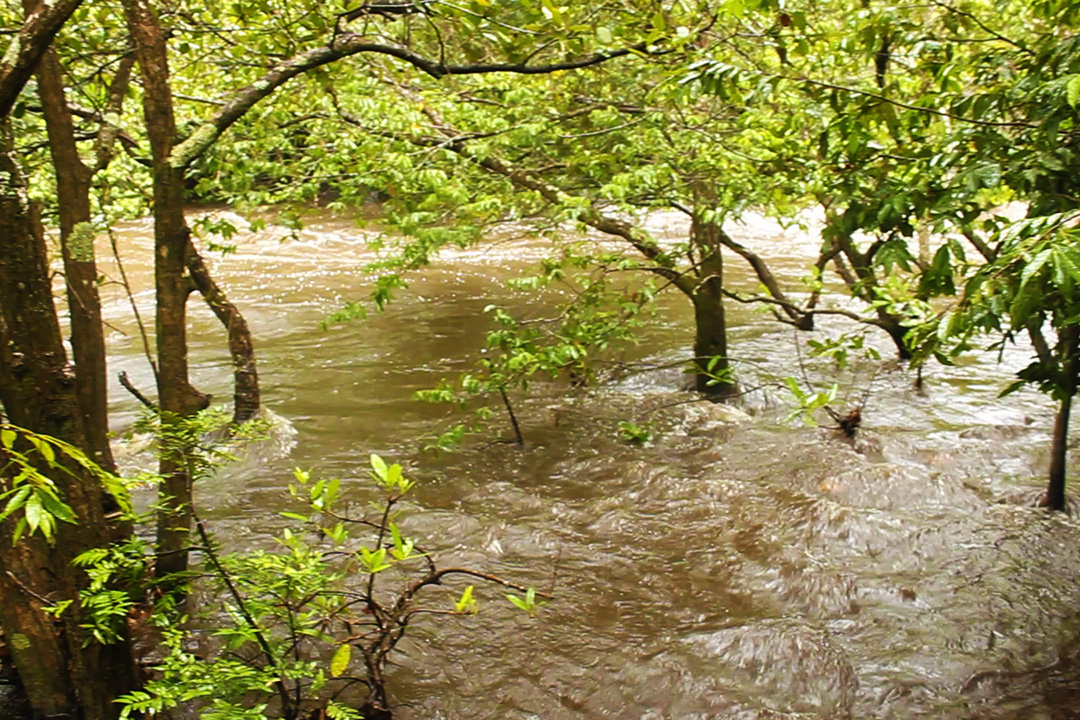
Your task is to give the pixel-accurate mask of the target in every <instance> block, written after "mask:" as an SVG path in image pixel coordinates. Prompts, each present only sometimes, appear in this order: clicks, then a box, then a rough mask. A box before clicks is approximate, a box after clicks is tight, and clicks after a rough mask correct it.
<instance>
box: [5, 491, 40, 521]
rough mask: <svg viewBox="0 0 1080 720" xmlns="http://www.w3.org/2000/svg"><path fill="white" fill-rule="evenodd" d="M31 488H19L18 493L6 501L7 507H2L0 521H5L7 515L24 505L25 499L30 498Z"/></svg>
mask: <svg viewBox="0 0 1080 720" xmlns="http://www.w3.org/2000/svg"><path fill="white" fill-rule="evenodd" d="M32 489H33V488H31V487H30V486H29V485H27V486H24V487H21V488H19V491H18V492H17V493H15V495H14V497H12V498H11V499H10V500H8V503H7V505H6V506H5V507H4V511H3V512H0V521H3V520H6V519H7V517H8V515H10V514H11V513H13V512H15V511H16V510H18V509H19V508H21V507H22V506H23V505H24V504H25V503H26V498H28V497H29V496H30V492H31V491H32Z"/></svg>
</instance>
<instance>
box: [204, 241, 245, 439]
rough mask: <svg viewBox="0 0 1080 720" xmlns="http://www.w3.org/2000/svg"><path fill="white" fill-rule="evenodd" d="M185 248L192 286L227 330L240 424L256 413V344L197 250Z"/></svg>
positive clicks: (235, 410) (236, 418)
mask: <svg viewBox="0 0 1080 720" xmlns="http://www.w3.org/2000/svg"><path fill="white" fill-rule="evenodd" d="M187 252H188V256H187V266H188V270H189V271H190V273H191V279H192V280H193V281H194V283H195V287H196V288H198V290H199V292H200V293H201V294H202V296H203V299H205V300H206V304H207V305H209V306H210V309H211V310H213V311H214V314H215V315H217V318H218V320H220V321H221V324H222V325H224V326H225V330H226V331H227V332H228V334H229V354H230V355H231V356H232V362H233V423H234V424H237V425H239V424H240V423H242V422H247V421H248V420H252V419H254V418H256V417H258V415H259V408H260V404H261V399H260V394H259V373H258V369H257V367H256V364H255V344H254V343H253V342H252V339H251V331H250V330H249V329H248V324H247V321H246V320H244V316H243V315H241V314H240V311H239V310H238V309H237V308H236V306H235V305H233V304H232V303H231V302H229V298H228V297H226V295H225V292H224V291H223V290H222V289H221V288H220V287H218V284H217V283H216V282H214V278H213V277H212V276H211V275H210V271H209V270H208V269H207V267H206V263H205V262H203V259H202V256H201V255H199V252H198V250H196V249H195V246H194V245H193V244H189V246H188V251H187Z"/></svg>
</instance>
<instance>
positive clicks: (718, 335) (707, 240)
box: [690, 214, 735, 399]
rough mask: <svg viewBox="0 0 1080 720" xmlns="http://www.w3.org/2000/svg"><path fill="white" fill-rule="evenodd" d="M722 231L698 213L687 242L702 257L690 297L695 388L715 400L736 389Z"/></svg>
mask: <svg viewBox="0 0 1080 720" xmlns="http://www.w3.org/2000/svg"><path fill="white" fill-rule="evenodd" d="M721 232H722V230H721V229H720V227H719V226H718V225H717V224H716V223H715V222H713V221H709V222H706V221H704V220H703V219H702V218H701V216H700V215H698V214H695V215H694V219H693V221H692V223H691V227H690V243H691V246H692V247H693V248H694V249H695V250H696V251H697V252H698V253H699V256H700V257H701V261H700V262H699V263H698V271H697V277H696V279H697V284H696V286H695V287H694V289H693V293H692V294H691V296H690V300H691V302H692V303H693V304H694V364H695V365H696V366H697V371H696V373H695V378H694V387H695V389H696V390H698V392H702V393H705V394H706V395H708V396H709V397H713V398H717V399H719V398H723V397H725V396H729V395H731V394H732V393H733V392H734V390H735V383H734V382H733V381H732V380H731V379H730V370H731V365H730V363H729V361H728V349H727V319H726V318H725V316H724V293H723V286H724V261H723V256H722V255H721V254H720V253H721V250H720V247H721V244H720V233H721ZM717 376H719V378H720V379H717Z"/></svg>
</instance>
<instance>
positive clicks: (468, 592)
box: [454, 585, 476, 613]
mask: <svg viewBox="0 0 1080 720" xmlns="http://www.w3.org/2000/svg"><path fill="white" fill-rule="evenodd" d="M454 609H455V610H457V611H458V612H459V613H463V612H473V613H474V612H476V599H475V598H474V597H473V586H472V585H469V586H467V587H466V588H465V590H464V591H463V592H462V593H461V598H460V599H459V600H458V601H457V602H456V603H454Z"/></svg>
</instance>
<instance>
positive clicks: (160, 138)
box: [123, 0, 209, 577]
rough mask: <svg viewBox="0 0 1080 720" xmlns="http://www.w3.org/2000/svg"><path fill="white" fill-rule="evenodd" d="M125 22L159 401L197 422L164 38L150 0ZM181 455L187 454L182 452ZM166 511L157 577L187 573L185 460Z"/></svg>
mask: <svg viewBox="0 0 1080 720" xmlns="http://www.w3.org/2000/svg"><path fill="white" fill-rule="evenodd" d="M123 5H124V16H125V19H126V20H127V25H128V32H129V33H130V34H131V38H132V41H133V43H134V46H135V56H136V59H137V61H138V64H139V73H140V75H141V77H142V84H143V114H144V116H145V120H146V131H147V136H148V137H149V140H150V147H151V150H152V154H153V162H154V250H155V263H154V287H155V290H156V292H157V310H156V315H155V327H156V331H157V362H158V376H157V386H158V402H159V406H160V409H161V413H162V425H163V428H164V429H165V431H166V432H167V431H168V425H169V424H170V423H174V422H177V421H180V420H182V419H184V418H187V417H189V416H191V415H193V414H194V413H195V412H197V411H199V410H200V409H203V408H205V407H207V406H208V405H209V398H208V397H207V396H206V395H204V394H203V393H200V392H199V391H198V390H196V389H195V388H194V387H192V385H191V382H190V379H189V376H188V358H187V352H188V348H187V298H188V294H189V293H190V292H191V290H192V285H191V279H190V278H189V277H188V275H187V272H186V269H187V260H188V257H187V256H188V249H189V247H190V236H191V231H190V229H189V228H188V225H187V221H186V220H185V219H184V178H183V172H182V170H180V169H178V168H176V167H174V166H172V165H171V164H170V163H169V154H170V152H171V151H172V147H173V143H174V141H175V139H176V120H175V116H174V114H173V105H172V89H171V87H170V84H169V64H168V56H167V52H166V47H165V37H164V35H163V34H162V32H161V25H160V23H159V21H158V18H157V16H156V15H155V14H154V12H153V10H152V9H151V8H150V6H149V5H148V3H147V2H146V0H124V3H123ZM181 454H182V451H181ZM160 472H161V475H162V477H163V478H164V481H163V484H162V487H161V490H160V492H161V495H162V500H163V509H162V510H161V511H159V513H158V528H157V545H158V553H159V559H158V562H157V567H156V572H157V574H158V576H159V577H164V576H166V575H169V574H172V573H177V572H182V571H184V570H186V569H187V561H188V557H187V552H186V551H185V548H187V546H188V544H189V536H190V534H191V522H192V515H191V499H192V498H191V477H190V474H189V473H188V472H187V471H186V469H185V465H184V463H183V462H182V459H181V458H178V457H175V456H174V455H173V454H171V453H170V454H167V455H163V456H162V458H161V464H160Z"/></svg>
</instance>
